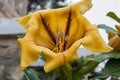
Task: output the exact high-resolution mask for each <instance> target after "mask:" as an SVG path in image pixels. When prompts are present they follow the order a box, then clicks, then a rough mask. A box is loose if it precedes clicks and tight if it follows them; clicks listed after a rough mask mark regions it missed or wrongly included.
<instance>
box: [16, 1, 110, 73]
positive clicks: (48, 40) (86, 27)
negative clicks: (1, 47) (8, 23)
mask: <svg viewBox="0 0 120 80" xmlns="http://www.w3.org/2000/svg"><path fill="white" fill-rule="evenodd" d="M91 7H92V4H91V0H83V1H81V2H78V3H75V4H73V5H70V6H67V7H64V8H59V9H48V10H40V11H37V12H34V13H32V14H29V15H27V16H24V17H21V18H18V19H17V22H19V23H20V24H21V25H23V26H24V28H25V29H26V31H27V32H26V35H25V36H24V38H20V39H18V41H19V44H20V47H21V63H20V68H21V70H24V69H25V68H26V67H28V66H29V65H30V64H32V63H33V62H35V61H36V60H37V59H38V57H39V56H40V54H41V52H43V54H44V55H45V58H46V63H45V65H44V70H45V72H50V71H51V70H53V69H55V68H57V67H59V66H61V65H63V64H65V63H67V62H71V61H74V60H76V59H77V58H78V56H77V53H76V51H77V49H78V48H79V47H80V46H81V45H83V46H84V47H85V48H87V49H89V50H92V51H94V52H107V51H110V50H111V49H112V48H111V47H109V46H108V45H107V44H106V43H105V42H104V41H103V39H102V38H101V36H100V34H99V33H98V29H97V27H96V26H95V25H92V24H91V23H90V22H89V21H88V20H87V19H86V18H85V17H84V16H83V14H84V13H85V12H86V11H87V10H89V9H90V8H91Z"/></svg>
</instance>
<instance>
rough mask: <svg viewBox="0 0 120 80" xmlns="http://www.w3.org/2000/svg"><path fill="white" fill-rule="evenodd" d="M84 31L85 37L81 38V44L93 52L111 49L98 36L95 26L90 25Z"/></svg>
mask: <svg viewBox="0 0 120 80" xmlns="http://www.w3.org/2000/svg"><path fill="white" fill-rule="evenodd" d="M90 27H91V28H90V29H88V30H87V31H86V33H85V37H84V38H83V39H82V45H83V46H84V47H85V48H88V49H89V50H91V51H94V52H108V51H110V50H112V48H111V47H110V46H108V45H107V44H106V43H105V42H104V41H103V39H102V37H101V36H100V34H99V32H98V29H97V27H96V26H94V25H91V26H90Z"/></svg>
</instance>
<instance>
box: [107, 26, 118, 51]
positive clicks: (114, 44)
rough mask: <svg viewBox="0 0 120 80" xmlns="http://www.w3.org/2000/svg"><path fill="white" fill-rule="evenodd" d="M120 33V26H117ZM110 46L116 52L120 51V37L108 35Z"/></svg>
mask: <svg viewBox="0 0 120 80" xmlns="http://www.w3.org/2000/svg"><path fill="white" fill-rule="evenodd" d="M115 27H116V29H117V30H118V32H120V26H119V25H116V26H115ZM108 38H109V45H110V46H111V47H112V48H113V49H114V50H115V51H120V37H119V36H118V35H115V34H111V33H108Z"/></svg>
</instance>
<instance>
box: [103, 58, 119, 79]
mask: <svg viewBox="0 0 120 80" xmlns="http://www.w3.org/2000/svg"><path fill="white" fill-rule="evenodd" d="M102 72H103V74H104V75H106V76H116V77H120V59H110V60H109V61H108V62H107V64H106V65H105V68H104V69H103V71H102Z"/></svg>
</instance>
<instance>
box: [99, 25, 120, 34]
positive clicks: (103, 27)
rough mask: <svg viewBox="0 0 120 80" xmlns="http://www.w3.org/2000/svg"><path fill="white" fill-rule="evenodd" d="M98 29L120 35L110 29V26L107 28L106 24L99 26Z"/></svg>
mask: <svg viewBox="0 0 120 80" xmlns="http://www.w3.org/2000/svg"><path fill="white" fill-rule="evenodd" d="M97 27H98V28H100V29H105V30H106V31H107V32H109V33H112V34H117V35H120V32H118V31H117V30H115V29H114V28H112V27H109V26H107V25H105V24H99V25H98V26H97Z"/></svg>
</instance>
